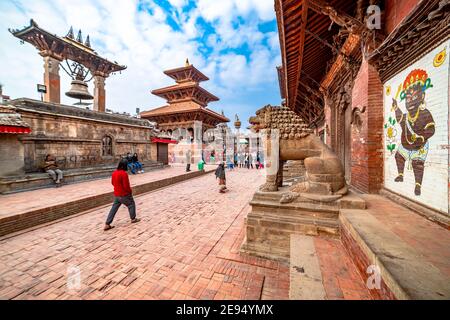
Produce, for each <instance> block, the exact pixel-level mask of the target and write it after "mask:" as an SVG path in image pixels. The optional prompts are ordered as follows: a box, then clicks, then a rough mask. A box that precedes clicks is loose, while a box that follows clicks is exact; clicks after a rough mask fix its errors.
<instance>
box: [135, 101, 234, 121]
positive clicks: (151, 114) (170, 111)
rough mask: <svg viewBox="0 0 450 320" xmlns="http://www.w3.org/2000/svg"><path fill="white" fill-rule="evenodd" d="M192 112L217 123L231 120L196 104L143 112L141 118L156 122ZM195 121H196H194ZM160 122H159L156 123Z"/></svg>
mask: <svg viewBox="0 0 450 320" xmlns="http://www.w3.org/2000/svg"><path fill="white" fill-rule="evenodd" d="M191 112H200V113H204V114H205V115H206V116H208V117H209V118H213V119H215V120H217V123H222V122H229V121H230V119H228V118H227V117H224V116H223V115H221V114H219V113H217V112H215V111H213V110H211V109H208V108H204V107H202V106H201V105H198V104H195V103H178V104H175V105H166V106H162V107H159V108H155V109H152V110H149V111H144V112H141V114H140V115H141V118H144V119H148V120H150V121H156V118H159V119H161V118H162V117H164V116H170V115H174V114H182V113H191ZM152 119H153V120H152ZM192 120H195V119H192ZM156 122H158V121H156Z"/></svg>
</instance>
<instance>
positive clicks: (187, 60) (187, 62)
mask: <svg viewBox="0 0 450 320" xmlns="http://www.w3.org/2000/svg"><path fill="white" fill-rule="evenodd" d="M190 65H191V64H190V63H189V59H188V58H186V62H185V65H184V66H185V67H189V66H190Z"/></svg>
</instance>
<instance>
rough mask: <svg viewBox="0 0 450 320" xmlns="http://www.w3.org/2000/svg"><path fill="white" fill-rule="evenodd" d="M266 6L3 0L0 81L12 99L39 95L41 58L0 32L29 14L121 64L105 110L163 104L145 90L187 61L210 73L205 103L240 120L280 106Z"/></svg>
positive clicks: (256, 1) (182, 0)
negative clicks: (208, 101) (72, 33)
mask: <svg viewBox="0 0 450 320" xmlns="http://www.w3.org/2000/svg"><path fill="white" fill-rule="evenodd" d="M112 3H114V5H112ZM273 5H274V4H273V0H222V1H218V0H198V1H192V0H152V1H149V0H116V1H114V2H112V1H110V0H78V1H65V0H52V1H50V0H36V1H28V0H2V1H0V41H1V43H2V45H1V47H0V70H1V71H0V72H1V73H0V82H1V83H2V84H3V85H4V91H5V94H8V95H10V96H11V97H12V98H17V97H30V98H38V95H37V93H36V92H35V88H36V84H37V83H41V82H42V72H43V68H42V58H41V57H40V56H39V55H38V53H37V51H36V49H35V48H33V47H32V46H31V45H30V44H24V45H21V44H20V43H19V40H18V39H16V38H14V37H13V36H12V35H11V34H10V33H9V32H8V30H7V29H8V28H22V27H23V26H26V25H28V23H29V19H31V18H33V19H34V20H35V21H36V22H37V23H38V24H39V25H40V26H41V27H42V28H44V29H46V30H48V31H51V32H53V33H55V34H58V35H61V36H63V35H65V34H66V33H67V31H68V29H69V28H70V26H73V28H74V30H75V32H78V30H79V29H81V30H82V32H83V36H84V37H86V35H87V34H89V35H90V39H91V44H92V47H93V48H94V49H95V50H96V51H97V52H98V53H99V54H100V55H102V56H104V57H106V58H108V59H110V60H113V61H114V60H115V61H118V62H119V63H120V64H124V65H127V67H128V68H127V69H126V70H125V71H123V72H122V74H117V75H113V76H111V77H110V78H108V79H107V82H106V85H107V86H106V90H107V107H108V108H111V109H113V110H115V111H126V112H130V113H134V111H135V109H136V107H139V108H140V109H141V110H149V109H152V108H156V107H159V106H162V105H165V101H164V100H163V99H161V98H158V97H155V96H153V95H152V94H151V93H150V91H151V90H153V89H156V88H160V87H163V86H167V85H171V84H172V83H173V82H172V79H170V78H168V77H167V76H165V75H164V74H163V70H166V69H171V68H176V67H180V66H183V65H184V61H185V59H186V58H189V61H190V62H191V63H192V64H193V65H194V66H196V67H197V68H198V69H200V70H201V71H202V72H203V73H205V74H206V75H207V76H208V77H209V78H210V81H208V82H204V83H203V84H202V85H203V86H204V87H205V88H206V89H208V90H209V91H211V92H212V93H213V94H215V95H216V96H218V97H219V98H220V101H218V102H214V103H211V104H210V105H209V107H210V108H211V109H213V110H215V111H218V112H220V111H221V110H224V112H225V115H226V116H228V117H229V118H230V119H231V120H233V119H234V115H235V114H236V113H237V114H238V115H239V117H240V118H241V120H243V121H244V124H245V125H246V124H247V123H246V120H247V119H248V117H249V116H251V115H252V114H253V113H254V112H255V111H256V110H257V109H258V108H260V107H262V106H264V105H265V104H268V103H271V104H279V103H280V94H279V88H278V81H277V74H276V69H275V67H276V66H277V65H279V64H280V63H281V59H280V52H279V51H280V50H279V43H278V35H277V26H276V20H275V12H274V9H273ZM61 75H62V97H63V98H62V100H63V101H62V102H63V103H67V104H72V103H74V102H75V101H73V100H71V99H70V98H68V97H66V96H65V95H64V92H66V91H68V89H69V86H70V79H69V78H68V77H67V76H66V75H65V74H64V72H63V71H62V70H61ZM89 85H90V87H89V88H90V91H91V92H92V90H93V84H92V83H89Z"/></svg>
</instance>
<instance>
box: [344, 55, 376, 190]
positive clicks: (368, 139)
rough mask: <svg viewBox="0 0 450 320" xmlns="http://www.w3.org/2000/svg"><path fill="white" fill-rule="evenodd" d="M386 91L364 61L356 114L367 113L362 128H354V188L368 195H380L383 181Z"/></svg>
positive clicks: (356, 91)
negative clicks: (384, 101)
mask: <svg viewBox="0 0 450 320" xmlns="http://www.w3.org/2000/svg"><path fill="white" fill-rule="evenodd" d="M382 90H383V86H382V83H381V81H380V79H379V77H378V73H377V71H376V70H375V68H374V67H372V66H371V65H369V63H368V62H367V61H365V60H364V61H363V62H362V64H361V68H360V70H359V72H358V75H357V77H356V79H355V84H354V87H353V91H352V110H353V111H354V110H355V108H358V109H360V110H361V111H363V110H364V109H365V111H364V112H363V113H362V114H361V120H362V125H361V127H360V128H357V127H356V126H354V125H353V126H352V134H351V142H352V143H351V159H352V167H351V184H352V186H354V187H356V188H357V189H358V190H361V191H363V192H368V193H376V192H378V191H379V190H380V188H381V184H382V181H383V154H382V147H383V146H382V134H383V130H382V126H383V91H382Z"/></svg>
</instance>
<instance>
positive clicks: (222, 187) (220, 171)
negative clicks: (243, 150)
mask: <svg viewBox="0 0 450 320" xmlns="http://www.w3.org/2000/svg"><path fill="white" fill-rule="evenodd" d="M217 178H219V192H220V193H225V191H226V190H227V186H226V181H225V163H223V162H222V163H221V164H219V166H218V167H217V169H216V179H217Z"/></svg>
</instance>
